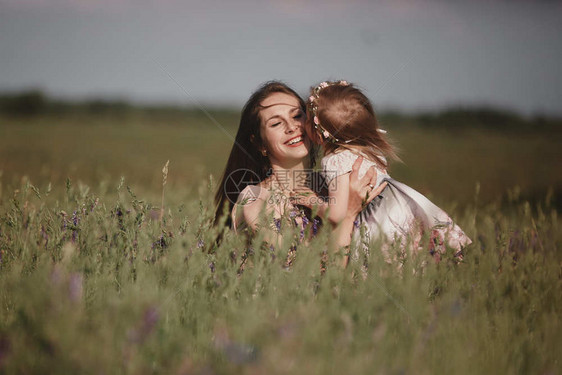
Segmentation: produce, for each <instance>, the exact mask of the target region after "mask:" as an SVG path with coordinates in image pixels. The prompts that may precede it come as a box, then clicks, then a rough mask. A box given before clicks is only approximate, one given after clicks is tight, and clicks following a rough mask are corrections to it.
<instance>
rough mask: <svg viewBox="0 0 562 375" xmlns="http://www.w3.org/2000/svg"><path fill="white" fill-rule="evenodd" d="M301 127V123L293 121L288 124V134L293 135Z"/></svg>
mask: <svg viewBox="0 0 562 375" xmlns="http://www.w3.org/2000/svg"><path fill="white" fill-rule="evenodd" d="M300 127H301V123H300V121H297V120H295V119H293V121H289V122H288V123H287V133H292V132H294V131H295V130H297V129H298V128H300Z"/></svg>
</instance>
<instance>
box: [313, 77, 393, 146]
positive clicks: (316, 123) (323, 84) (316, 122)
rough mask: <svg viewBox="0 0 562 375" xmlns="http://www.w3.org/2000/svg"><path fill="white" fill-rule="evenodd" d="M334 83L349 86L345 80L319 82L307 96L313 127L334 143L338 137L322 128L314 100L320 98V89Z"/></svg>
mask: <svg viewBox="0 0 562 375" xmlns="http://www.w3.org/2000/svg"><path fill="white" fill-rule="evenodd" d="M335 85H340V86H349V83H348V82H347V81H324V82H321V83H320V84H319V85H318V86H316V87H315V88H314V89H312V95H310V97H309V98H308V101H309V102H310V109H311V110H312V115H313V116H314V117H313V122H314V129H316V131H317V132H319V133H320V134H321V135H322V136H323V137H324V139H326V140H328V141H330V142H332V143H336V142H339V141H340V140H339V139H338V138H336V137H335V136H333V135H332V134H331V133H330V132H329V131H327V130H326V129H324V128H323V127H322V125H320V120H319V118H318V104H317V103H316V100H317V99H319V98H320V91H321V90H322V89H324V88H326V87H328V86H335ZM377 131H378V132H379V133H383V134H385V133H386V130H383V129H377ZM351 141H352V140H351V139H350V140H347V141H344V142H345V143H349V142H351Z"/></svg>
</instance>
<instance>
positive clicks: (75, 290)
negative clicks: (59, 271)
mask: <svg viewBox="0 0 562 375" xmlns="http://www.w3.org/2000/svg"><path fill="white" fill-rule="evenodd" d="M68 297H69V298H70V300H71V301H72V302H78V301H79V300H80V299H82V275H80V274H79V273H73V274H72V275H70V280H69V282H68Z"/></svg>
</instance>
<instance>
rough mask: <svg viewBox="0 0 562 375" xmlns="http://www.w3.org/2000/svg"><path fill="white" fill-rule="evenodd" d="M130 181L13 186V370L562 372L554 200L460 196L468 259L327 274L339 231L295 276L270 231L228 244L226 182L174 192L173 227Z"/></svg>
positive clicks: (7, 219) (321, 239)
mask: <svg viewBox="0 0 562 375" xmlns="http://www.w3.org/2000/svg"><path fill="white" fill-rule="evenodd" d="M170 168H171V172H170V173H171V174H172V171H173V161H172V162H171V165H170ZM156 171H157V172H158V171H159V169H157V170H156ZM169 178H170V177H169ZM127 184H128V181H127V180H125V181H123V180H122V181H118V180H110V181H107V180H106V181H103V186H104V188H103V189H100V188H99V187H88V186H87V185H84V184H75V183H72V182H70V181H69V182H68V183H67V184H66V186H65V185H64V184H59V183H57V184H54V185H53V186H52V187H49V185H48V184H46V183H43V182H42V183H36V185H37V187H35V186H33V185H32V181H29V180H26V179H24V180H23V182H22V183H21V185H19V186H15V187H13V186H12V187H4V191H3V193H2V196H1V198H0V202H1V203H0V253H1V263H0V266H1V268H0V372H2V373H7V374H16V373H18V374H20V373H96V374H99V373H117V374H145V373H146V374H151V373H172V374H191V373H216V374H238V373H247V374H258V373H272V374H284V373H303V374H304V373H316V374H325V373H333V374H341V373H357V374H372V373H416V374H450V373H456V374H463V373H466V374H474V373H557V372H560V371H561V370H562V365H561V363H560V358H559V344H560V337H562V327H561V323H560V317H559V315H560V311H561V310H562V295H561V293H560V290H561V289H562V288H561V287H562V285H561V283H562V281H561V280H562V278H561V275H562V254H561V253H560V243H561V240H562V236H561V234H560V233H562V232H561V231H560V229H561V228H560V222H559V221H558V216H557V211H556V210H555V209H554V208H553V207H552V203H551V202H550V197H548V196H545V197H543V198H542V199H541V200H540V201H538V202H536V203H533V204H531V203H529V202H527V201H526V200H525V199H522V198H521V196H520V195H518V192H517V191H511V192H510V194H507V195H506V196H508V197H509V198H508V200H507V201H505V200H503V201H502V200H501V199H499V198H498V199H496V200H492V201H488V202H485V203H484V202H482V201H480V200H479V199H478V197H474V196H473V199H471V200H469V201H468V202H466V203H465V204H464V206H463V208H459V206H458V205H457V204H456V203H455V202H453V201H448V202H446V204H445V205H444V206H443V208H444V209H446V210H448V211H449V213H450V214H451V215H452V216H453V217H454V219H455V220H456V221H457V222H458V223H459V225H460V226H461V227H462V228H463V229H464V230H465V231H466V233H467V234H468V235H469V236H470V237H471V238H472V239H473V241H474V243H473V245H471V246H470V247H469V248H467V249H466V253H465V257H464V260H463V261H462V263H460V264H457V262H455V261H454V260H453V259H451V258H450V257H445V259H444V260H443V261H441V262H440V263H438V264H437V263H435V262H433V261H432V258H430V256H429V255H428V254H426V252H423V251H422V252H421V253H419V254H418V255H417V256H409V257H407V258H405V259H404V264H403V265H402V267H398V265H397V264H388V263H386V262H385V261H384V260H383V258H382V256H381V254H380V251H378V249H377V248H372V249H371V251H370V256H369V259H368V260H367V261H368V268H367V269H366V270H365V268H364V267H362V264H361V262H352V263H351V264H350V266H349V267H348V268H346V269H342V268H340V267H338V266H336V265H335V263H336V262H337V260H338V259H336V257H335V256H334V255H329V259H328V262H327V263H328V266H327V269H326V271H325V272H324V273H322V271H321V267H320V263H321V254H322V252H323V251H324V250H325V249H326V247H327V242H328V234H329V233H328V232H329V231H328V230H327V229H326V228H324V229H323V230H322V231H321V232H320V234H319V235H318V236H317V237H316V238H314V239H313V240H311V241H310V243H308V244H301V245H300V246H299V247H298V250H297V256H296V259H295V261H294V262H293V265H292V266H291V267H290V268H287V267H285V266H284V263H285V255H286V253H287V250H288V249H286V248H280V249H277V250H276V251H275V252H272V251H271V250H270V249H268V248H267V247H265V246H262V244H261V237H260V236H257V237H256V238H255V239H254V240H253V241H252V243H251V244H250V246H248V245H247V244H246V242H245V241H244V239H243V238H241V237H239V236H236V235H234V234H232V233H230V232H228V231H227V233H226V234H225V236H224V239H223V242H222V243H221V245H220V246H218V247H217V246H215V245H214V240H215V238H216V235H217V234H218V232H219V231H220V230H221V228H213V227H212V226H211V225H210V223H211V215H212V196H211V193H210V192H211V191H213V190H214V188H215V187H214V186H207V185H206V183H202V184H200V186H199V188H198V191H199V193H198V199H189V200H188V199H185V200H184V192H183V191H182V190H181V189H177V188H170V187H169V186H168V185H167V186H166V196H165V205H166V206H165V210H164V216H163V220H162V221H160V210H159V209H160V207H157V206H159V205H160V197H159V196H158V194H154V198H145V197H144V196H143V195H141V194H137V193H136V192H135V191H134V189H132V188H130V187H128V186H127ZM473 195H474V193H473ZM180 202H181V203H180ZM249 249H251V250H249ZM246 258H247V259H246ZM243 259H246V260H245V267H244V270H243V271H242V272H241V270H240V264H241V263H242V262H243V261H244V260H243Z"/></svg>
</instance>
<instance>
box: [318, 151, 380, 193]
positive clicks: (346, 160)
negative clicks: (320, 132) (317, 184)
mask: <svg viewBox="0 0 562 375" xmlns="http://www.w3.org/2000/svg"><path fill="white" fill-rule="evenodd" d="M359 156H363V162H362V163H361V167H360V168H359V178H362V177H363V176H364V175H365V173H366V172H367V170H368V169H369V168H370V167H372V166H374V167H375V168H376V170H377V180H379V178H382V177H386V176H387V174H386V171H384V170H381V169H380V168H379V167H378V165H377V163H375V162H374V161H373V160H369V159H368V158H367V157H366V156H365V155H362V154H361V153H360V152H357V153H355V152H353V151H351V150H347V149H345V150H342V151H339V152H338V151H336V152H334V153H331V154H329V155H326V156H325V157H323V158H322V161H321V162H320V163H321V165H322V174H323V177H324V179H325V180H326V183H328V184H329V183H330V181H332V180H333V179H334V178H336V177H338V176H341V175H342V174H346V173H349V172H351V170H352V167H353V163H355V161H356V160H357V158H358V157H359ZM385 161H386V160H385Z"/></svg>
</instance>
